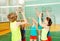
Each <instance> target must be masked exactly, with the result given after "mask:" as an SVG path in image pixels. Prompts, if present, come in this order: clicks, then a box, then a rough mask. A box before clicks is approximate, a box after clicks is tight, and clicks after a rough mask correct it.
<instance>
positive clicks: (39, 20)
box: [38, 18, 42, 30]
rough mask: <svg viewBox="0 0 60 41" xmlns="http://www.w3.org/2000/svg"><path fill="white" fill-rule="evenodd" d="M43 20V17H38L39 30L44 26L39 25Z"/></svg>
mask: <svg viewBox="0 0 60 41" xmlns="http://www.w3.org/2000/svg"><path fill="white" fill-rule="evenodd" d="M40 22H41V19H40V18H38V29H39V30H42V26H41V25H39V23H40Z"/></svg>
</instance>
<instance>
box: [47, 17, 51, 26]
mask: <svg viewBox="0 0 60 41" xmlns="http://www.w3.org/2000/svg"><path fill="white" fill-rule="evenodd" d="M46 19H47V21H48V26H51V25H52V20H51V18H49V17H46Z"/></svg>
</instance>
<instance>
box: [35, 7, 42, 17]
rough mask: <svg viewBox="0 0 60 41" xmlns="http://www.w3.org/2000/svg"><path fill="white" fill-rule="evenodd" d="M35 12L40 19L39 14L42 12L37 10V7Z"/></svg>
mask: <svg viewBox="0 0 60 41" xmlns="http://www.w3.org/2000/svg"><path fill="white" fill-rule="evenodd" d="M35 11H36V15H37V17H39V14H41V12H40V11H39V10H38V9H37V7H36V8H35Z"/></svg>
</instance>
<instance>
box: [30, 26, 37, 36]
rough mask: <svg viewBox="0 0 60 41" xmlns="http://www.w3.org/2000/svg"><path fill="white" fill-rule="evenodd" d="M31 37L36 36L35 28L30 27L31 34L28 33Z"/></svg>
mask: <svg viewBox="0 0 60 41" xmlns="http://www.w3.org/2000/svg"><path fill="white" fill-rule="evenodd" d="M30 35H31V36H36V35H37V30H36V26H35V25H34V26H31V32H30Z"/></svg>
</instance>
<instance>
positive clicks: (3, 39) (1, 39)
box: [0, 31, 60, 41]
mask: <svg viewBox="0 0 60 41" xmlns="http://www.w3.org/2000/svg"><path fill="white" fill-rule="evenodd" d="M51 36H52V41H59V40H60V31H58V32H51ZM0 41H11V33H7V34H5V35H3V36H0ZM26 41H29V31H28V32H26Z"/></svg>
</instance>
